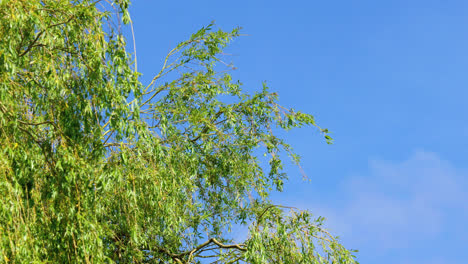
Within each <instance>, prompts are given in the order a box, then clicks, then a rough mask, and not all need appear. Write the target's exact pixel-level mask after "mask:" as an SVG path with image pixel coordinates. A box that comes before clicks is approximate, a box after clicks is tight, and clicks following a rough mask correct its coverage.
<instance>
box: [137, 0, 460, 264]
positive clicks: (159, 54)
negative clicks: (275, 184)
mask: <svg viewBox="0 0 468 264" xmlns="http://www.w3.org/2000/svg"><path fill="white" fill-rule="evenodd" d="M131 11H132V18H133V21H134V25H135V34H136V40H137V54H138V67H139V71H141V72H142V73H143V74H144V77H145V79H144V80H147V79H148V78H151V77H152V76H153V75H154V73H156V71H157V70H158V69H159V68H160V66H161V63H162V58H163V57H164V56H165V54H166V53H167V52H168V51H169V50H170V49H171V48H173V47H174V46H175V45H176V44H177V43H178V42H180V41H183V40H185V39H187V38H188V37H189V36H190V34H192V33H194V32H195V31H197V30H198V29H199V28H201V27H202V26H205V25H207V24H209V23H210V22H211V21H213V20H215V21H216V24H217V25H218V26H219V27H220V28H222V29H225V30H230V29H232V28H234V27H237V26H240V27H242V28H243V31H242V32H243V33H245V34H248V36H244V37H240V38H238V39H236V40H235V41H234V42H233V43H232V45H231V46H230V47H229V48H228V52H229V53H232V54H233V56H232V57H230V58H229V59H231V60H232V62H233V63H234V64H235V65H236V66H237V67H238V68H239V69H238V70H237V71H235V72H234V73H233V74H234V76H235V77H236V78H238V79H240V80H241V81H242V82H243V83H244V88H245V89H246V90H250V91H254V90H256V89H260V88H261V83H262V81H267V83H268V85H269V86H270V87H271V88H272V90H274V91H277V92H278V93H279V95H280V102H281V103H282V104H283V105H286V106H290V107H294V108H295V109H298V110H303V111H305V112H308V113H311V114H314V115H315V116H316V118H317V120H318V122H319V124H320V125H321V126H322V127H327V128H329V129H330V130H331V131H332V132H333V134H332V136H333V137H334V138H335V144H334V145H332V146H328V145H326V144H325V142H324V141H323V140H322V137H321V136H320V135H319V134H318V133H317V132H316V131H315V130H313V129H302V130H295V131H292V132H288V133H287V134H286V137H287V139H288V140H289V142H290V143H291V144H292V145H293V146H294V147H295V149H296V151H297V152H298V153H299V154H300V155H301V156H302V157H303V167H304V170H305V171H306V173H307V175H308V176H309V177H310V179H311V180H312V182H311V183H309V184H305V183H304V182H302V181H301V174H300V172H299V170H298V169H297V168H295V167H293V166H288V167H287V171H288V172H289V175H290V177H291V180H290V181H289V182H288V183H287V184H286V186H285V192H284V193H275V194H274V200H275V201H278V203H282V204H286V205H292V206H297V207H300V208H303V209H310V210H312V212H315V213H317V214H318V215H322V216H324V217H326V218H327V219H328V227H329V228H330V229H331V230H332V231H333V232H334V233H335V234H337V235H340V236H341V238H342V241H343V242H344V243H345V245H346V246H347V247H349V248H357V249H359V250H360V252H359V254H358V257H359V259H358V260H359V261H360V262H361V263H379V264H387V263H388V264H390V263H391V264H399V263H401V264H463V263H467V259H468V227H467V224H468V191H467V190H468V170H467V169H468V166H467V157H468V148H467V147H468V137H467V135H468V122H467V121H468V116H467V105H468V104H467V99H468V89H467V86H468V1H462V0H459V1H451V0H446V1H442V0H438V1H435V0H425V1H422V0H391V1H375V0H372V1H371V0H368V1H361V0H354V1H305V0H303V1H271V0H270V1H252V0H250V1H246V0H237V1H219V0H218V1H215V0H212V1H206V0H199V1H142V0H140V1H134V3H133V4H132V7H131Z"/></svg>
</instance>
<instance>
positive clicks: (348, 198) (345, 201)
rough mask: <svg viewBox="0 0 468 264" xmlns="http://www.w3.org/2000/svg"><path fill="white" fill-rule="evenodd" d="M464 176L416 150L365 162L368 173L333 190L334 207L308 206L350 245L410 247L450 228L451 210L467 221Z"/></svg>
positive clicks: (467, 186)
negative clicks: (398, 159)
mask: <svg viewBox="0 0 468 264" xmlns="http://www.w3.org/2000/svg"><path fill="white" fill-rule="evenodd" d="M467 179H468V174H467V173H466V172H463V171H460V170H457V169H456V168H454V166H452V165H451V164H450V163H449V162H447V161H444V160H442V159H441V158H439V157H438V156H437V155H436V154H434V153H429V152H424V151H418V152H416V153H415V154H414V155H412V156H411V157H410V158H409V159H408V160H406V161H403V162H388V161H382V160H372V161H370V163H369V173H368V175H366V176H354V177H350V178H348V179H347V180H346V181H345V182H344V183H343V185H342V186H341V187H340V188H339V190H337V199H339V203H338V204H339V205H338V206H327V202H326V201H323V202H322V203H321V205H320V206H314V205H311V206H309V208H310V209H311V210H312V211H313V212H316V213H318V214H319V215H324V216H326V217H327V219H328V225H329V227H330V229H332V230H333V231H334V233H336V234H340V236H341V237H343V238H344V241H345V242H348V244H352V245H350V246H351V247H352V248H362V247H365V248H368V249H370V248H371V249H373V250H377V251H380V252H387V251H389V250H392V249H402V248H408V247H415V245H417V244H418V243H422V242H425V241H427V240H432V239H436V238H437V237H438V236H440V235H441V234H443V233H444V231H447V230H448V229H450V228H453V227H452V226H451V222H449V221H452V220H450V219H451V218H452V217H454V216H455V215H453V212H459V213H457V214H456V217H463V220H464V221H465V222H468V215H467V213H466V212H467V209H468V194H467V191H466V190H468V180H467ZM338 197H339V198H338ZM328 204H329V203H328ZM349 242H352V243H349ZM441 263H442V262H441Z"/></svg>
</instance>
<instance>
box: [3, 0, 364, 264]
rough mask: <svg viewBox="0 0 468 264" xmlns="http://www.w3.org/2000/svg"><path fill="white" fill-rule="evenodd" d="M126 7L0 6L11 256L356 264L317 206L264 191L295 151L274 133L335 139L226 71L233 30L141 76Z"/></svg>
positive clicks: (206, 36)
mask: <svg viewBox="0 0 468 264" xmlns="http://www.w3.org/2000/svg"><path fill="white" fill-rule="evenodd" d="M128 5H129V1H128V0H118V1H117V0H116V1H114V2H112V1H99V0H98V1H89V0H80V1H78V0H74V1H56V0H42V1H40V0H27V1H26V0H3V1H1V3H0V39H1V41H0V145H1V146H2V148H1V150H0V193H1V194H2V196H1V198H0V255H1V259H2V261H5V262H8V263H10V262H11V263H19V262H21V263H23V262H24V263H68V262H86V263H102V262H105V263H109V262H116V263H129V262H132V263H140V262H141V263H208V262H213V263H245V262H247V263H356V262H355V260H354V256H352V251H348V250H347V249H345V248H344V247H343V246H342V245H341V244H340V243H339V242H338V241H337V239H336V238H335V237H333V236H332V235H330V234H329V233H328V232H327V231H326V230H325V229H324V228H323V226H322V222H323V218H321V217H319V218H313V217H312V215H311V213H309V212H307V211H299V210H297V209H291V208H288V207H284V206H279V205H273V204H272V203H271V202H270V200H269V193H270V191H271V190H272V188H276V189H277V190H282V186H283V181H284V180H285V179H286V174H285V173H284V172H283V170H282V158H281V157H282V156H281V153H288V154H289V155H290V156H291V158H292V160H293V162H295V163H298V162H299V158H298V156H297V155H295V154H294V153H293V152H292V150H291V148H290V146H289V145H288V144H286V143H285V142H284V141H283V140H282V139H281V138H279V137H277V136H276V135H275V134H274V133H273V129H275V128H276V127H279V128H282V129H290V128H293V127H301V126H304V125H312V126H316V127H317V128H318V129H319V131H320V132H322V133H323V134H324V135H325V137H326V140H327V141H328V142H330V141H331V138H330V137H329V136H328V134H327V133H328V131H327V130H326V129H320V128H319V127H318V126H317V125H316V124H315V121H314V118H313V116H311V115H309V114H305V113H302V112H298V111H294V110H292V109H287V108H284V107H282V106H281V105H279V104H278V100H277V95H276V94H275V93H272V92H270V91H269V89H268V88H267V87H266V85H264V86H263V89H262V90H261V91H260V92H258V93H255V94H253V95H248V94H245V93H243V92H242V90H241V84H240V83H239V82H236V81H233V80H232V78H231V76H230V75H229V72H228V73H226V72H224V73H223V71H221V70H219V69H220V66H217V64H216V63H217V62H219V61H220V59H219V55H220V53H221V52H222V49H223V48H224V47H225V46H226V45H227V44H228V42H229V41H230V40H231V39H232V38H234V37H236V36H238V35H239V30H238V29H235V30H233V31H231V32H225V31H222V30H217V31H216V30H213V29H212V27H213V25H209V26H207V27H204V28H202V29H201V30H199V31H198V32H196V33H195V34H193V35H192V36H191V37H190V38H189V39H188V40H187V41H184V42H181V43H180V44H179V45H177V46H176V47H175V48H174V49H173V50H171V51H170V52H169V54H168V55H167V57H166V58H165V60H164V64H163V65H162V68H161V69H160V71H159V72H158V73H157V74H156V75H155V77H154V78H153V79H152V81H151V82H150V83H148V84H143V83H141V82H140V78H139V76H140V73H139V72H138V71H137V61H136V54H133V55H132V54H130V53H129V52H127V51H126V39H125V38H124V37H123V34H122V33H121V28H122V27H125V26H131V20H130V16H129V13H128ZM121 22H123V23H121ZM129 23H130V24H129ZM258 153H265V155H266V157H267V159H268V161H269V166H268V168H264V167H265V166H262V165H261V164H262V161H263V160H264V159H265V157H263V156H262V155H258ZM233 225H248V226H249V235H248V238H247V239H246V241H234V239H232V238H231V237H230V234H229V230H230V228H231V227H232V226H233Z"/></svg>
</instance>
